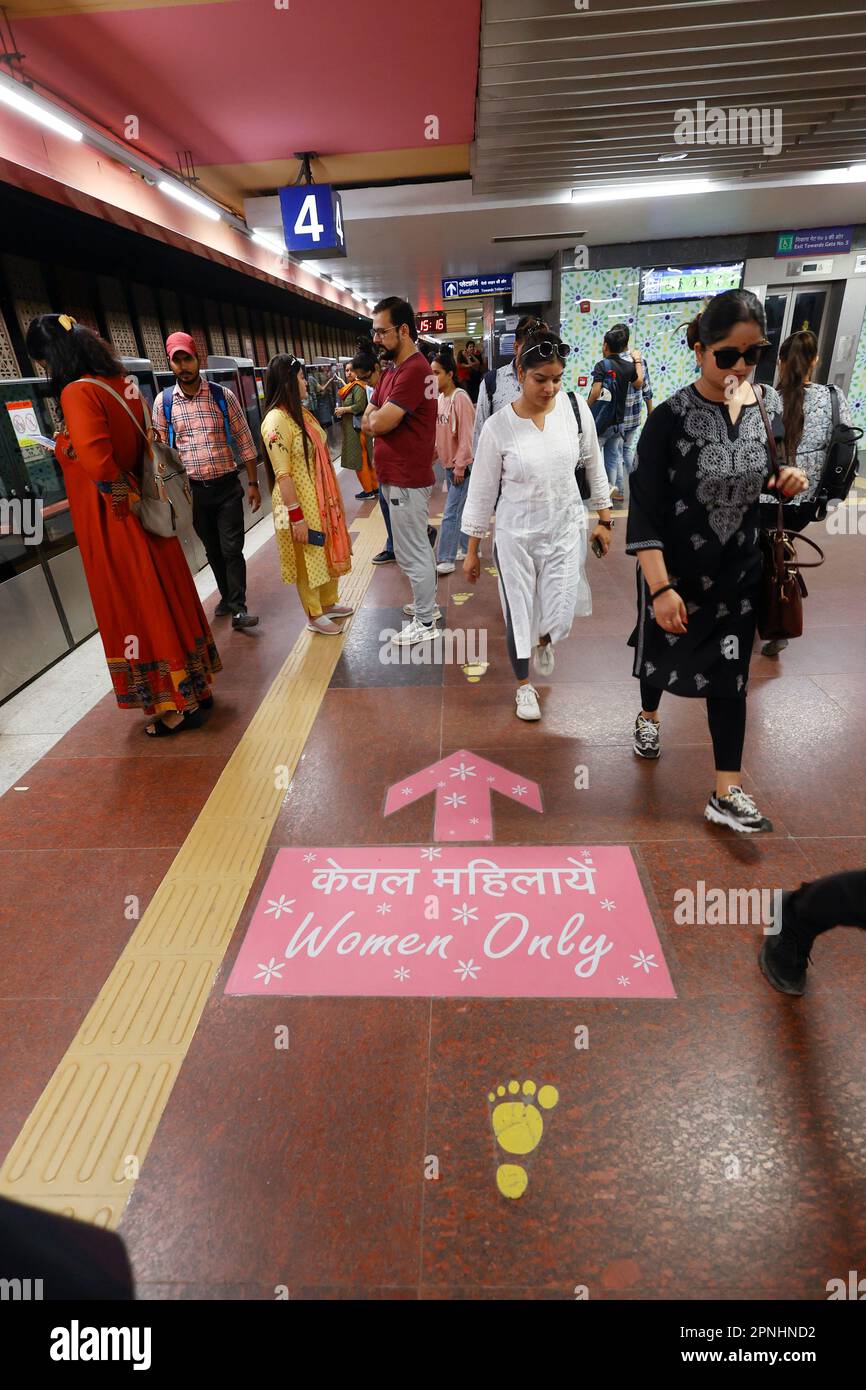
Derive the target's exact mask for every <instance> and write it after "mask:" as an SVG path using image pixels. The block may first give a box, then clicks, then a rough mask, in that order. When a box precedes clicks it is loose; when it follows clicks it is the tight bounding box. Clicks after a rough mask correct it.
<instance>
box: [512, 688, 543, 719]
mask: <svg viewBox="0 0 866 1390" xmlns="http://www.w3.org/2000/svg"><path fill="white" fill-rule="evenodd" d="M517 718H518V719H540V718H541V706H540V705H539V703H538V692H537V690H536V689H535V686H534V685H519V686H518V687H517Z"/></svg>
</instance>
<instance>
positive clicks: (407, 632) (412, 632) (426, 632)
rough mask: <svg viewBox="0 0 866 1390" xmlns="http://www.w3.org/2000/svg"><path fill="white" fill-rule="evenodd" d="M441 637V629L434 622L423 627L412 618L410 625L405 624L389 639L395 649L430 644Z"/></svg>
mask: <svg viewBox="0 0 866 1390" xmlns="http://www.w3.org/2000/svg"><path fill="white" fill-rule="evenodd" d="M441 636H442V629H441V628H438V627H437V626H436V624H435V622H433V623H431V624H430V626H429V627H425V626H424V624H423V623H421V622H419V621H418V619H417V618H413V619H412V621H411V623H407V624H406V626H405V627H404V628H401V630H400V631H399V632H398V633H396V634H395V636H393V637H392V638H391V641H392V643H393V644H394V646H395V647H411V646H414V645H415V643H416V642H432V641H434V640H435V638H437V637H441Z"/></svg>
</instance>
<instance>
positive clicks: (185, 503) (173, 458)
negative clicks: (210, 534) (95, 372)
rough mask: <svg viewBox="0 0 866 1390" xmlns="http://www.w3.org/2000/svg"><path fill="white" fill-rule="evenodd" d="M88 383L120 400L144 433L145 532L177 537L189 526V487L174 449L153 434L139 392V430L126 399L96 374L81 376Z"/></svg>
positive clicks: (142, 519)
mask: <svg viewBox="0 0 866 1390" xmlns="http://www.w3.org/2000/svg"><path fill="white" fill-rule="evenodd" d="M78 379H79V381H86V382H88V383H89V384H90V385H91V386H101V387H102V389H103V390H104V391H107V392H108V393H109V395H111V396H113V397H114V399H115V400H116V401H120V404H121V405H122V406H123V408H124V410H125V411H126V413H127V415H128V416H129V418H130V419H131V420H132V423H133V424H134V425H135V428H136V429H137V430H138V432H139V434H141V435H143V436H144V442H145V451H144V459H143V461H142V470H141V500H140V502H139V505H138V519H139V521H140V522H141V524H142V526H143V527H144V529H145V531H150V533H151V534H152V535H154V536H163V537H169V536H177V535H178V534H179V533H180V532H183V531H186V530H188V529H189V528H190V527H191V526H192V490H191V488H190V485H189V478H188V477H187V474H186V469H185V468H184V466H183V463H182V461H181V457H180V454H179V453H178V452H177V450H176V449H171V448H169V446H168V445H167V444H162V443H161V442H160V441H159V440H158V439H154V436H153V421H152V420H151V418H150V411H149V410H148V408H147V401H146V400H145V399H144V396H142V395H139V400H140V401H141V406H142V410H143V411H144V422H145V425H146V429H142V428H141V425H140V424H139V422H138V420H137V419H136V418H135V413H134V411H132V410H130V408H129V402H128V401H125V400H124V399H123V397H122V396H121V395H119V394H118V392H117V391H115V389H114V387H113V386H109V384H108V382H107V381H102V380H101V379H100V378H99V377H95V376H82V377H79V378H78Z"/></svg>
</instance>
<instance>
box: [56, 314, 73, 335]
mask: <svg viewBox="0 0 866 1390" xmlns="http://www.w3.org/2000/svg"><path fill="white" fill-rule="evenodd" d="M57 321H58V323H59V324H60V326H61V328H65V329H66V332H67V333H71V332H72V329H73V327H74V326H75V324H76V323H77V322H78V320H77V319H74V318H73V317H72V315H71V314H60V315H58V320H57Z"/></svg>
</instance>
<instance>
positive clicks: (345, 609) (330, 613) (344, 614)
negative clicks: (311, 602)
mask: <svg viewBox="0 0 866 1390" xmlns="http://www.w3.org/2000/svg"><path fill="white" fill-rule="evenodd" d="M354 612H355V610H354V608H353V607H352V605H351V604H349V603H335V604H334V606H333V608H326V609H325V612H324V617H326V618H351V617H352V615H353V614H354Z"/></svg>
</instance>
